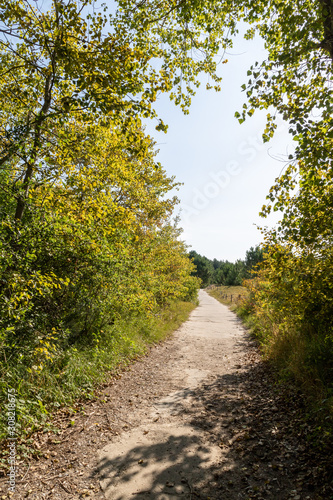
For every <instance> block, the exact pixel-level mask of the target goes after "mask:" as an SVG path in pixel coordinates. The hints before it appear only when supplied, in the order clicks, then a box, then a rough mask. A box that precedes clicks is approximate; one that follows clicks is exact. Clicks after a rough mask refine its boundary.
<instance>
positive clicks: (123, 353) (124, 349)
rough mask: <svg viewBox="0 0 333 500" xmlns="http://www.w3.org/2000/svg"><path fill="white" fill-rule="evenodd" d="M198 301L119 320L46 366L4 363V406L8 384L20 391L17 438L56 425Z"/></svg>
mask: <svg viewBox="0 0 333 500" xmlns="http://www.w3.org/2000/svg"><path fill="white" fill-rule="evenodd" d="M195 307H196V304H194V303H189V302H177V303H173V304H170V305H169V306H168V307H166V308H165V309H163V310H160V311H159V312H158V313H157V314H155V315H154V316H153V317H147V316H141V317H137V318H128V319H126V320H125V319H123V320H119V321H117V322H116V323H115V324H114V325H112V326H110V327H109V328H108V329H107V330H105V331H103V332H101V333H100V334H99V336H98V337H97V336H96V337H95V339H94V342H93V344H90V345H80V344H79V343H77V344H75V345H73V346H71V347H70V348H69V349H68V348H67V349H66V350H65V351H64V352H58V354H57V356H56V357H55V358H54V359H53V360H52V362H50V363H49V364H46V365H45V366H44V368H43V370H42V371H38V370H37V371H36V370H32V369H31V367H30V366H26V365H24V364H23V363H21V364H15V366H13V365H11V364H10V360H8V361H7V363H6V364H5V365H4V366H2V367H1V374H0V389H1V392H0V398H1V401H0V407H2V408H6V406H5V405H6V404H7V403H8V399H7V391H8V389H13V390H15V393H16V402H15V405H16V408H15V410H16V430H17V436H18V439H19V441H21V442H24V440H25V438H27V437H28V436H29V435H31V434H32V433H33V432H34V431H36V430H38V429H42V428H44V429H47V428H52V414H53V412H55V411H57V409H59V408H60V407H64V406H69V407H70V406H71V405H72V404H73V403H74V402H75V401H76V400H78V399H82V398H92V397H94V394H95V391H96V389H97V388H98V386H100V384H102V383H105V382H107V381H108V379H110V376H113V375H115V374H116V373H117V371H118V370H120V369H123V368H124V367H125V366H126V365H128V364H129V363H130V362H131V361H133V360H134V359H136V358H137V357H138V356H141V355H142V354H144V353H145V351H146V350H147V348H148V347H149V346H150V345H153V344H156V343H158V342H160V341H163V340H164V339H165V338H166V337H168V336H169V335H170V334H171V333H172V332H173V331H174V330H175V329H177V328H178V327H179V326H180V325H181V324H182V323H183V322H184V321H185V320H186V319H187V318H188V316H189V314H190V312H191V311H192V310H193V309H194V308H195ZM8 437H9V436H8V429H7V412H2V413H1V416H0V440H1V441H2V442H3V443H4V441H5V440H6V439H7V438H8Z"/></svg>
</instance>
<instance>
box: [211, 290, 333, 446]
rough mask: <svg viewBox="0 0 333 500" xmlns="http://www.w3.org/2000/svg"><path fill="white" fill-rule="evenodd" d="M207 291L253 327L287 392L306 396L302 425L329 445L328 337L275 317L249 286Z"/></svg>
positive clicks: (332, 412)
mask: <svg viewBox="0 0 333 500" xmlns="http://www.w3.org/2000/svg"><path fill="white" fill-rule="evenodd" d="M207 291H208V293H209V294H210V295H211V296H213V297H214V298H216V299H217V300H219V301H220V302H222V303H223V304H226V305H228V306H229V307H230V308H231V309H232V310H233V311H234V312H235V313H236V314H237V315H238V316H239V317H240V318H241V319H242V320H243V322H244V324H245V326H246V327H248V328H249V330H250V332H251V334H252V335H253V337H255V338H256V340H257V341H258V344H259V346H260V349H261V352H262V354H263V357H264V359H266V360H267V361H268V362H269V364H270V366H271V367H272V368H273V371H272V374H274V376H275V379H276V382H277V384H278V385H279V386H280V387H281V390H283V392H284V394H287V397H291V398H293V397H295V394H296V395H297V397H301V398H302V399H303V401H304V412H303V415H302V416H301V419H300V421H301V422H303V423H302V424H301V426H302V425H303V427H304V425H306V426H308V429H309V432H308V436H307V438H308V439H309V440H310V441H311V442H312V443H313V444H314V445H315V446H317V447H319V448H320V449H327V448H328V447H329V446H330V443H332V441H333V389H332V379H331V377H329V376H328V374H329V369H330V367H331V364H330V363H329V359H331V351H330V350H329V349H327V346H326V344H327V342H326V344H325V339H324V338H322V337H320V336H319V335H317V336H315V335H313V334H312V335H309V333H308V332H306V331H304V330H302V331H301V330H300V329H299V328H298V327H297V324H296V322H292V321H290V322H289V323H284V324H282V323H278V322H276V321H274V317H273V315H271V316H270V315H269V314H267V313H266V314H265V313H264V312H263V310H262V309H261V308H260V307H259V305H258V304H257V305H256V306H255V304H254V303H253V298H252V297H250V294H249V291H248V290H247V289H246V288H243V287H213V288H211V289H209V290H207ZM231 295H233V298H232V300H231ZM235 296H237V297H238V300H235V299H234V297H235ZM325 346H326V347H325ZM288 395H289V396H288Z"/></svg>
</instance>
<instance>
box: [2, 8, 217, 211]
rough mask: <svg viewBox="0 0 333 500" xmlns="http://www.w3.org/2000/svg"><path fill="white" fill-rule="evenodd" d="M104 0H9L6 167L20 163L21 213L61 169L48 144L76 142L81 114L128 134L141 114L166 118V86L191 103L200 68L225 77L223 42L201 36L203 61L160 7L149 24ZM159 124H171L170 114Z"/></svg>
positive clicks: (16, 170)
mask: <svg viewBox="0 0 333 500" xmlns="http://www.w3.org/2000/svg"><path fill="white" fill-rule="evenodd" d="M94 4H95V2H94V1H93V0H83V1H82V2H77V1H75V0H68V1H63V0H52V2H51V5H50V9H49V10H48V11H46V10H43V9H42V4H41V6H40V7H39V3H38V2H37V3H36V2H29V0H22V1H20V0H9V2H7V1H6V2H4V1H0V35H1V38H0V105H1V110H2V111H1V117H0V166H1V167H2V168H3V169H6V168H10V169H12V173H11V175H10V186H9V188H10V189H12V190H14V191H15V199H16V206H15V207H14V208H15V209H14V214H13V215H14V217H15V219H16V220H22V218H23V213H24V209H25V206H26V203H27V197H28V193H29V190H30V189H31V188H32V187H33V186H34V185H35V184H38V185H39V184H40V183H42V182H44V180H45V179H47V180H51V179H52V177H53V175H54V172H55V173H56V175H57V171H56V168H55V165H54V164H53V165H52V158H51V159H50V158H49V154H48V152H49V149H50V148H53V147H54V146H55V145H59V143H60V141H61V143H62V145H63V146H64V145H66V146H67V147H69V148H70V147H71V144H70V143H69V142H68V141H67V140H66V137H64V136H63V135H61V134H60V135H59V130H60V129H61V127H62V126H65V124H66V123H68V122H69V123H70V121H71V120H72V119H73V118H75V117H80V119H84V120H85V121H86V122H88V123H94V122H95V121H96V120H100V119H102V118H106V121H108V120H110V119H111V118H112V121H113V122H114V123H118V124H121V126H122V127H123V131H124V133H125V134H126V130H127V129H128V128H130V129H131V127H130V126H129V124H130V122H131V120H134V121H135V120H136V117H137V116H142V115H143V116H145V117H148V116H150V117H154V116H156V113H155V112H154V110H153V108H152V105H153V103H154V101H155V100H156V98H157V95H158V93H159V92H169V93H170V97H171V99H173V100H174V101H175V102H176V103H177V104H180V105H181V106H182V108H183V109H184V111H186V110H187V108H188V105H189V103H190V98H189V95H191V94H192V93H193V89H192V86H193V85H194V86H195V85H197V75H198V74H199V73H200V72H202V71H204V72H207V73H209V74H211V75H212V77H213V79H217V77H216V76H215V74H214V71H215V63H214V62H213V59H212V57H213V54H214V53H215V52H216V50H217V49H216V47H213V46H209V45H207V43H206V42H203V41H200V34H199V32H198V33H197V36H196V38H197V39H198V42H195V41H194V42H193V43H195V46H196V48H197V50H200V49H201V47H203V48H205V50H206V55H205V57H204V58H203V60H201V59H200V60H197V61H195V60H194V59H193V58H191V57H190V56H189V55H187V51H188V48H189V47H188V42H185V44H186V47H185V46H184V39H183V36H182V35H180V33H179V29H180V27H178V26H176V25H175V21H176V20H175V19H173V21H172V22H173V29H172V31H171V32H170V31H168V29H167V26H166V25H165V27H164V28H163V29H162V30H161V31H159V32H157V29H159V22H158V20H155V21H154V22H152V20H151V14H152V13H153V12H151V13H150V14H149V16H148V18H147V19H145V21H144V22H142V23H140V19H138V17H137V14H136V13H138V12H139V11H140V8H139V9H137V8H134V10H133V11H132V10H131V8H132V7H136V6H135V5H131V2H119V4H118V8H117V9H116V12H115V13H114V14H109V13H108V12H107V7H106V6H105V5H104V6H103V8H102V12H100V9H98V11H97V13H96V12H95V10H94V8H93V7H94ZM142 5H144V3H143V4H142ZM148 7H149V6H147V5H145V10H147V8H148ZM171 10H172V9H171ZM133 16H134V17H133ZM182 24H183V25H184V21H183V22H182ZM198 37H199V38H198ZM161 42H163V43H165V44H166V45H165V46H163V44H162V43H161ZM156 61H159V64H156ZM176 73H178V74H177V75H176ZM182 82H183V83H185V85H186V87H187V91H188V94H185V93H184V92H183V89H182ZM158 128H160V129H164V128H165V126H164V124H163V122H162V121H160V123H159V125H158ZM8 182H9V180H8Z"/></svg>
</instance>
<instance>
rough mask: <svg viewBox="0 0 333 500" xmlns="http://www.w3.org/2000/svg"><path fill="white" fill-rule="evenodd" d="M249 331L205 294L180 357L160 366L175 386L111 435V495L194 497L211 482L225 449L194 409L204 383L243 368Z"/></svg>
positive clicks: (104, 468) (103, 455)
mask: <svg viewBox="0 0 333 500" xmlns="http://www.w3.org/2000/svg"><path fill="white" fill-rule="evenodd" d="M244 335H245V332H244V330H243V328H242V327H241V326H240V323H239V321H238V320H237V318H236V317H235V315H234V314H233V313H231V312H230V311H229V309H228V308H227V307H226V306H223V305H222V304H220V303H218V302H217V301H216V300H215V299H213V298H212V297H210V296H209V295H208V294H207V293H206V292H204V291H200V305H199V307H198V308H197V309H195V310H194V311H193V312H192V314H191V317H190V319H189V320H188V321H187V322H186V323H184V324H183V325H182V327H181V328H180V329H179V330H178V331H177V332H176V334H175V337H174V342H175V343H176V344H177V345H178V349H177V354H176V357H175V358H173V359H171V360H169V362H168V363H166V364H164V365H163V366H161V367H159V377H161V376H162V377H163V378H164V379H165V380H166V381H168V383H169V384H171V385H172V386H173V387H177V390H176V391H172V392H170V394H168V395H167V396H166V397H164V398H162V399H160V400H159V401H156V402H154V405H153V406H151V407H150V408H148V411H147V414H146V415H145V418H143V420H142V423H141V424H140V425H139V426H138V427H136V428H134V429H133V430H132V431H131V432H130V433H126V434H125V435H122V436H120V437H118V438H117V439H114V440H112V442H110V443H109V444H108V445H107V446H106V447H105V448H104V449H103V450H102V451H101V452H100V465H99V469H100V471H101V475H102V478H103V479H102V482H101V484H102V487H103V490H104V492H105V495H106V498H109V499H112V500H125V499H130V498H131V499H134V498H140V499H156V500H162V499H170V500H171V499H176V498H179V497H180V496H184V497H185V498H189V495H190V494H191V490H193V488H195V489H200V487H201V486H202V484H203V482H205V483H206V482H207V480H208V479H209V480H210V481H213V478H212V477H211V472H212V471H213V470H214V468H215V466H216V465H217V464H218V463H219V462H220V461H221V460H222V459H223V455H224V452H223V449H222V448H221V447H220V446H218V444H217V443H216V444H215V443H211V442H210V441H209V439H208V438H207V435H206V432H205V431H203V430H201V429H200V428H199V427H197V426H194V425H193V423H192V420H193V409H194V408H195V409H196V411H197V412H198V411H199V413H198V415H200V413H202V412H203V411H204V409H205V408H204V404H203V401H201V400H200V398H197V397H196V391H197V389H198V387H200V386H202V384H213V383H214V382H215V381H216V379H217V377H221V376H223V375H226V374H229V375H231V374H232V373H234V372H235V370H238V369H239V355H240V353H242V352H243V351H244Z"/></svg>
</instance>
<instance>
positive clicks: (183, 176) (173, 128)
mask: <svg viewBox="0 0 333 500" xmlns="http://www.w3.org/2000/svg"><path fill="white" fill-rule="evenodd" d="M227 57H228V60H229V62H228V63H227V64H223V65H221V66H220V68H219V74H221V76H223V81H222V85H221V87H222V91H221V92H218V93H216V92H215V91H213V90H210V91H207V90H206V89H205V83H206V82H207V77H203V79H202V80H203V85H202V87H201V88H200V89H199V90H198V92H197V95H196V96H195V97H194V98H193V100H192V106H191V108H190V114H189V115H188V116H184V115H183V114H182V112H181V110H180V109H178V108H176V107H175V106H174V105H173V104H172V103H171V102H170V101H169V100H168V98H167V96H162V97H161V98H160V99H159V101H158V103H157V110H158V113H159V115H160V116H161V118H162V119H163V120H164V121H165V122H166V123H167V124H168V125H169V131H168V133H167V134H166V135H165V134H163V133H161V132H156V131H155V130H154V127H155V125H156V123H153V122H150V123H148V124H147V132H148V133H149V134H150V135H152V136H153V137H154V138H155V139H156V141H157V143H158V148H159V150H160V152H159V154H158V161H160V162H161V163H162V165H163V166H164V168H165V169H166V171H167V173H168V174H169V175H176V178H177V180H178V181H180V182H183V183H184V186H182V187H181V189H180V191H179V193H178V196H179V197H180V199H181V203H180V205H179V206H178V207H180V208H181V209H182V212H181V214H180V215H181V224H180V225H181V227H183V229H184V233H183V239H184V240H185V241H186V242H187V243H188V244H189V245H191V246H192V249H194V250H196V251H197V252H199V253H200V254H203V255H206V256H207V257H209V258H217V259H228V260H231V261H234V260H236V259H238V258H244V256H245V252H246V250H248V249H249V248H250V247H251V246H253V245H255V244H257V243H259V242H260V241H261V234H260V232H259V231H258V229H256V227H255V224H259V225H273V224H274V222H276V221H277V219H278V217H277V214H273V216H272V218H271V221H270V220H269V219H266V220H265V219H261V218H260V217H259V216H258V212H259V211H260V209H261V207H262V205H263V204H264V203H265V196H266V195H267V193H268V191H269V188H270V186H271V185H272V184H273V182H274V179H275V178H276V177H277V176H278V175H279V174H280V172H281V169H282V168H283V166H284V163H283V162H281V161H278V159H276V158H280V159H286V156H287V155H288V154H289V153H290V152H291V151H292V147H293V146H292V140H291V137H290V136H289V135H288V132H287V131H288V126H287V124H284V123H283V122H282V121H281V126H279V128H278V132H277V133H276V137H275V138H274V139H273V140H272V141H271V142H270V143H268V144H263V143H262V141H261V134H262V131H263V128H264V125H265V113H256V114H255V115H254V116H253V117H252V118H249V119H248V120H247V121H246V122H245V123H243V124H242V125H240V124H239V123H238V121H237V120H236V119H235V118H234V113H235V111H239V110H240V109H241V108H242V105H243V103H244V102H245V101H246V95H245V93H244V92H242V91H241V88H240V87H241V85H242V84H243V83H246V82H247V79H248V77H247V75H246V72H247V70H248V69H249V67H250V66H251V64H253V63H254V62H255V61H258V62H260V61H262V60H263V59H264V58H265V50H264V47H263V43H262V41H261V40H260V39H259V40H258V39H257V40H254V41H250V42H249V41H246V40H243V39H242V38H241V37H239V38H238V39H237V41H236V43H235V46H234V49H233V50H232V52H231V54H230V55H228V56H227ZM272 156H273V158H272Z"/></svg>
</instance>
